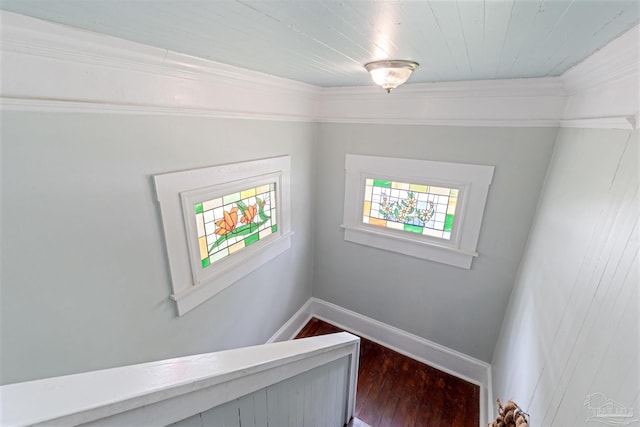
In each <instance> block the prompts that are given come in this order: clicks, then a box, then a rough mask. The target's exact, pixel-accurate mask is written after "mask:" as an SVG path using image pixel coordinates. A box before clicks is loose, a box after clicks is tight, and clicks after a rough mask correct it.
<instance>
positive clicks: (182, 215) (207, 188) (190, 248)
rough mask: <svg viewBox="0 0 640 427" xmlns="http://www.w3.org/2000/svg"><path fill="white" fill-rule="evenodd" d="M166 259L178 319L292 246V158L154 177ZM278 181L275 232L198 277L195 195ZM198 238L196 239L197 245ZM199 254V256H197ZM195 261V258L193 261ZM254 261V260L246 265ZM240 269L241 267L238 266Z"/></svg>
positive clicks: (279, 158) (241, 188) (214, 265)
mask: <svg viewBox="0 0 640 427" xmlns="http://www.w3.org/2000/svg"><path fill="white" fill-rule="evenodd" d="M153 178H154V182H155V187H156V194H157V199H158V202H159V203H160V212H161V216H162V225H163V228H164V235H165V243H166V246H167V256H168V258H169V267H170V270H171V282H172V288H173V293H172V294H171V296H170V297H171V299H173V300H174V301H175V302H176V306H177V310H178V315H179V316H182V315H183V314H185V313H187V312H188V311H190V310H192V309H193V308H195V307H196V306H198V305H200V304H202V303H203V302H205V301H206V300H208V299H209V298H211V297H213V296H214V295H216V294H217V293H219V292H221V291H222V290H224V289H225V288H227V287H228V286H230V285H232V284H233V283H234V282H236V281H237V280H239V279H241V278H242V277H244V276H246V275H247V274H249V273H251V272H252V271H254V270H255V269H257V268H258V267H260V266H261V265H263V264H265V263H267V262H269V261H270V260H272V259H273V258H275V257H276V256H278V255H279V254H281V253H282V252H284V251H286V250H287V249H289V248H290V247H291V236H292V234H293V233H292V232H291V195H290V192H291V190H290V189H291V182H290V181H291V157H290V156H282V157H275V158H271V159H264V160H255V161H249V162H243V163H235V164H230V165H222V166H211V167H206V168H202V169H192V170H187V171H181V172H173V173H166V174H159V175H155V176H154V177H153ZM266 182H276V205H277V209H276V215H277V221H276V224H277V231H276V233H274V234H272V235H270V236H268V237H267V238H265V239H264V240H262V241H260V242H256V243H255V244H253V245H251V246H248V247H246V248H244V249H242V250H240V251H238V252H236V253H234V254H232V255H230V256H228V257H226V258H225V259H223V260H221V261H220V262H216V263H215V264H213V265H212V266H211V267H207V269H205V270H209V269H210V270H209V271H205V272H204V273H203V274H196V273H195V270H194V265H195V264H196V263H200V260H199V258H200V257H199V256H197V255H198V253H199V252H198V251H196V250H195V249H196V248H197V235H195V234H194V227H191V226H190V225H189V224H190V222H193V221H194V218H193V217H192V215H191V213H192V212H193V206H190V207H188V208H187V207H185V206H184V204H183V201H184V202H185V203H191V202H192V201H193V200H194V199H193V196H194V195H198V194H199V195H206V194H218V195H222V193H223V192H225V191H227V192H229V191H231V192H233V191H236V190H244V189H247V188H250V187H252V186H254V185H255V184H256V183H266ZM194 239H195V241H194ZM194 254H195V255H194ZM194 257H195V258H196V259H194ZM248 261H250V262H248ZM240 266H242V268H240Z"/></svg>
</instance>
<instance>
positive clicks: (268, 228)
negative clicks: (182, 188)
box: [194, 182, 278, 268]
mask: <svg viewBox="0 0 640 427" xmlns="http://www.w3.org/2000/svg"><path fill="white" fill-rule="evenodd" d="M275 200H276V183H275V182H273V183H270V184H265V185H260V186H258V187H251V188H248V189H245V190H243V191H235V192H233V193H229V194H226V195H224V196H221V197H216V198H214V199H211V200H205V201H203V202H201V203H197V204H195V206H194V213H195V221H196V228H197V230H198V244H199V248H200V260H201V263H202V268H207V267H209V266H211V265H212V264H213V263H215V262H217V261H220V260H221V259H224V258H225V257H227V256H229V255H231V254H233V253H235V252H238V251H240V250H242V249H244V248H246V247H248V246H250V245H252V244H253V243H256V242H258V241H260V239H264V238H265V237H267V236H269V235H271V234H273V233H275V232H276V231H277V230H278V225H277V223H276V218H277V215H276V204H275Z"/></svg>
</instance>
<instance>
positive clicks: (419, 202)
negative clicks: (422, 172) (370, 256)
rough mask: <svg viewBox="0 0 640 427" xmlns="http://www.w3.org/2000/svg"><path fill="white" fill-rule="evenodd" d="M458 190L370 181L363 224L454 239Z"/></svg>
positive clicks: (365, 198) (376, 180)
mask: <svg viewBox="0 0 640 427" xmlns="http://www.w3.org/2000/svg"><path fill="white" fill-rule="evenodd" d="M457 203H458V189H456V188H447V187H439V186H433V185H422V184H410V183H406V182H396V181H386V180H382V179H373V178H368V179H367V180H366V181H365V191H364V207H363V212H362V215H363V217H362V222H364V223H365V224H371V225H375V226H378V227H386V228H390V229H394V230H401V231H407V232H411V233H417V234H422V235H425V236H431V237H437V238H440V239H446V240H450V239H451V230H452V227H453V220H454V217H455V214H456V205H457Z"/></svg>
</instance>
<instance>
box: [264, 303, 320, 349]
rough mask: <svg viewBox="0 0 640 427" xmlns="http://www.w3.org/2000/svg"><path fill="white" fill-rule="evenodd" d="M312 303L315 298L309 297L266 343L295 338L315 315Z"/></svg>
mask: <svg viewBox="0 0 640 427" xmlns="http://www.w3.org/2000/svg"><path fill="white" fill-rule="evenodd" d="M312 303H313V298H309V299H308V300H307V302H305V303H304V304H303V305H302V307H300V309H299V310H298V311H296V312H295V314H294V315H293V316H291V318H290V319H289V320H287V321H286V323H285V324H284V325H282V327H280V329H278V330H277V331H276V333H275V334H273V336H271V338H269V339H268V340H267V342H266V344H271V343H273V342H279V341H288V340H291V339H293V338H295V336H296V335H298V332H300V331H301V330H302V328H303V327H304V325H306V324H307V323H308V322H309V320H311V318H312V317H313V314H312V313H311V304H312Z"/></svg>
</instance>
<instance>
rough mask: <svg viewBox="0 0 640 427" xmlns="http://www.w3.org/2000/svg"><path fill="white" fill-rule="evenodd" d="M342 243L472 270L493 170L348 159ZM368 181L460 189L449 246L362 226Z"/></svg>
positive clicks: (357, 157) (423, 162)
mask: <svg viewBox="0 0 640 427" xmlns="http://www.w3.org/2000/svg"><path fill="white" fill-rule="evenodd" d="M345 169H346V174H345V194H344V218H343V224H342V227H343V228H344V239H345V240H346V241H350V242H354V243H359V244H362V245H367V246H372V247H375V248H379V249H385V250H389V251H392V252H398V253H401V254H405V255H410V256H413V257H417V258H421V259H427V260H431V261H435V262H440V263H444V264H449V265H453V266H456V267H461V268H466V269H470V268H471V263H472V261H473V258H474V257H476V256H478V253H477V252H476V249H477V244H478V237H479V235H480V226H481V225H482V216H483V213H484V207H485V203H486V200H487V194H488V191H489V185H491V181H492V179H493V172H494V167H493V166H486V165H469V164H462V163H449V162H435V161H429V160H414V159H398V158H391V157H375V156H361V155H355V154H347V155H346V159H345ZM367 178H375V179H388V180H390V181H398V182H411V183H421V184H429V185H438V184H439V185H442V186H445V187H449V188H458V189H459V196H458V207H457V211H456V214H455V218H454V224H453V230H452V236H451V240H445V239H437V238H429V237H427V236H422V235H418V234H415V233H409V232H403V231H397V230H391V229H387V228H382V227H377V226H373V225H367V224H364V223H363V222H362V207H363V203H364V186H365V180H366V179H367Z"/></svg>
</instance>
